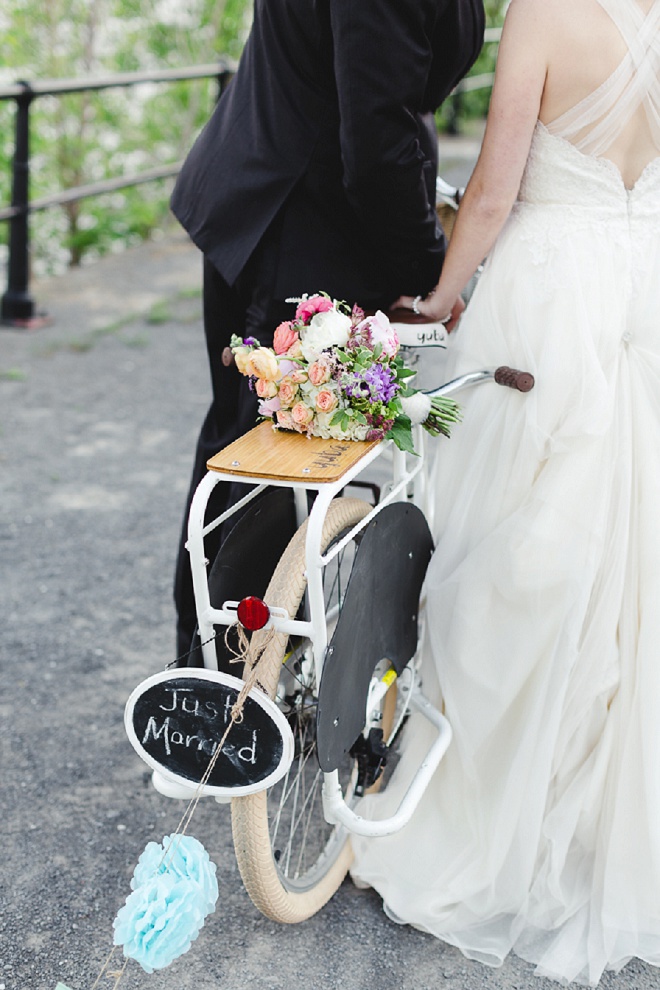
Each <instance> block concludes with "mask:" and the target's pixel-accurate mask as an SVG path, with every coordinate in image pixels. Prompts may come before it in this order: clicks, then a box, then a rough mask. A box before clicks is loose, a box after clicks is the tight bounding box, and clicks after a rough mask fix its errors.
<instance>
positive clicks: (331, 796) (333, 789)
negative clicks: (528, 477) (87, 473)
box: [187, 371, 494, 836]
mask: <svg viewBox="0 0 660 990" xmlns="http://www.w3.org/2000/svg"><path fill="white" fill-rule="evenodd" d="M493 377H494V373H493V372H492V371H477V372H473V373H471V374H468V375H464V376H462V377H461V378H458V379H455V380H454V381H452V382H448V383H447V384H446V385H443V386H442V387H441V388H439V389H437V390H434V392H433V393H431V394H435V395H450V394H453V393H456V392H458V391H461V390H462V389H464V388H466V387H468V386H471V385H474V384H478V383H481V382H485V381H489V380H492V379H493ZM414 439H415V449H416V450H417V451H419V454H418V455H417V456H413V455H406V454H404V453H402V452H401V451H400V450H398V449H397V448H396V447H395V446H394V444H393V442H392V441H383V442H382V443H380V444H378V445H377V446H375V447H372V448H370V449H368V450H367V451H366V452H365V455H364V456H363V457H362V458H361V459H360V460H359V461H357V463H356V464H354V465H353V467H351V468H350V469H349V470H348V471H347V472H346V473H345V474H343V475H342V476H341V477H340V478H339V479H338V480H336V481H334V482H319V483H307V482H304V481H301V482H298V481H293V480H291V479H289V480H278V479H273V478H271V477H269V478H268V480H267V482H264V477H263V476H262V477H260V476H258V475H255V476H245V475H240V480H241V482H245V483H247V484H253V485H255V486H256V487H255V488H254V489H253V490H252V491H251V492H249V493H248V495H246V496H245V497H244V498H243V499H241V500H240V501H239V502H238V503H236V504H235V505H234V506H232V507H231V508H230V509H228V510H227V511H226V512H224V513H222V514H221V515H220V516H218V517H217V518H216V519H215V520H213V522H211V523H210V524H208V525H207V526H204V517H205V512H206V507H207V504H208V501H209V497H210V495H211V492H212V491H213V489H214V488H215V486H216V485H217V484H218V483H220V482H221V481H232V480H236V477H237V475H236V474H233V473H231V472H220V471H217V470H213V471H209V472H208V473H207V474H206V475H205V477H204V478H203V479H202V481H201V483H200V484H199V486H198V488H197V491H196V492H195V495H194V497H193V501H192V504H191V509H190V515H189V521H188V542H187V548H188V551H189V553H190V565H191V571H192V580H193V588H194V594H195V602H196V607H197V621H198V629H199V637H200V642H201V649H202V656H203V661H204V666H205V667H207V668H210V669H217V660H216V652H215V643H214V637H215V628H214V627H215V626H216V625H224V626H229V625H232V624H233V623H235V622H236V608H237V606H238V602H235V601H225V602H224V603H223V605H222V607H221V608H214V607H213V606H212V605H211V601H210V595H209V587H208V581H207V564H208V561H207V560H206V557H205V554H204V538H205V536H207V535H208V533H210V532H211V531H212V530H214V529H215V528H216V527H217V526H220V525H221V524H222V523H223V522H224V521H225V520H226V519H229V518H230V517H231V516H232V515H233V514H234V513H235V512H237V511H239V510H240V509H241V508H242V507H243V506H245V505H247V504H248V503H249V502H251V501H252V499H254V498H256V497H257V496H258V495H259V494H260V493H261V492H262V491H264V489H265V488H266V487H269V486H279V487H286V488H291V489H293V491H294V497H295V504H296V513H297V517H298V524H299V525H300V524H302V522H303V521H304V520H305V518H307V517H308V524H307V536H306V548H305V551H306V570H307V593H308V602H309V611H308V614H309V619H306V620H303V619H296V618H292V617H291V616H290V615H289V614H288V613H287V612H286V611H285V610H284V609H281V608H278V607H277V603H276V602H273V603H270V602H269V603H268V605H269V608H270V613H271V615H270V619H269V621H268V624H267V625H266V627H265V628H266V629H268V628H273V629H275V630H276V631H277V632H282V633H285V634H287V635H294V636H301V637H304V638H307V639H309V641H310V643H311V648H312V652H313V658H314V664H315V667H316V673H317V683H320V680H321V673H322V669H323V662H324V658H325V654H326V649H327V645H328V641H327V628H326V622H325V603H324V595H323V569H324V568H325V566H326V565H327V564H328V563H329V562H330V561H331V560H332V559H333V558H334V557H335V556H336V555H337V554H339V553H340V551H341V550H342V548H343V547H344V546H345V545H346V544H347V543H348V542H349V541H350V540H352V539H353V537H354V536H355V535H356V534H357V533H358V532H360V531H361V530H362V529H364V528H365V527H366V526H367V525H368V524H369V523H370V522H371V520H372V519H374V518H375V517H376V516H377V515H378V513H379V512H380V511H381V510H382V509H383V508H384V507H385V506H386V505H389V504H390V503H391V502H394V501H397V500H401V501H404V500H406V499H408V498H412V500H413V501H414V502H415V504H417V505H418V507H419V508H420V509H421V510H422V511H423V512H425V513H426V514H427V516H428V515H429V514H430V511H431V505H430V503H431V500H430V499H429V492H428V468H427V463H428V459H427V456H426V449H425V447H426V443H427V442H428V441H429V438H428V437H427V436H426V434H425V433H424V431H423V429H422V428H421V427H419V426H418V427H415V429H414ZM388 451H392V453H393V460H392V485H391V488H390V490H389V491H388V493H387V494H386V496H385V497H384V498H383V499H382V500H381V501H380V502H379V503H378V504H377V505H376V506H374V507H373V509H372V510H371V511H370V512H369V513H368V514H367V515H366V516H365V517H364V519H362V520H361V521H360V522H359V523H358V524H357V525H356V526H354V527H353V528H352V529H351V530H350V532H348V533H347V534H346V535H345V536H344V537H343V539H342V540H340V541H339V542H338V543H336V544H334V545H333V546H332V549H331V550H329V551H328V552H327V553H325V554H323V553H322V552H321V541H322V530H323V523H324V519H325V515H326V513H327V511H328V507H329V505H330V503H331V501H332V499H333V498H335V497H336V496H337V495H339V493H340V492H341V491H342V489H343V488H345V487H346V486H347V485H349V484H350V483H351V481H353V480H354V479H355V478H356V477H357V476H358V475H360V474H361V473H362V472H363V471H364V470H365V469H366V468H367V467H369V465H370V464H372V463H373V462H374V461H375V460H376V458H378V457H381V456H382V455H383V454H384V453H385V452H388ZM308 491H315V492H316V493H317V494H316V498H315V500H314V504H313V506H312V509H311V511H310V512H309V514H308V501H307V492H308ZM377 693H378V692H377V691H376V695H377ZM371 697H372V698H373V699H374V701H375V700H376V698H375V695H373V694H372V696H371ZM409 703H410V707H411V708H412V709H414V710H416V711H418V712H420V713H421V714H422V715H423V716H424V717H425V718H426V719H427V720H428V721H429V722H430V723H431V725H433V727H434V728H435V730H436V738H435V740H434V742H433V743H432V745H431V747H430V749H429V750H428V752H427V754H426V756H425V757H424V759H423V761H422V763H421V764H420V766H419V768H418V770H417V772H416V774H415V776H414V777H413V779H412V781H411V783H410V786H409V788H408V791H407V792H406V794H405V795H404V798H403V800H402V802H401V804H400V805H399V808H398V809H397V811H396V812H395V814H394V815H392V816H391V817H389V818H387V819H382V820H379V821H372V820H369V819H365V818H362V817H361V816H360V815H358V814H356V813H355V811H353V809H352V808H351V807H349V805H348V804H347V803H346V801H345V800H344V796H343V794H342V790H341V787H340V784H339V775H338V772H337V771H333V772H332V773H326V774H324V785H323V809H324V815H325V818H326V820H327V821H328V822H329V823H330V824H337V825H341V826H343V827H345V828H346V829H347V830H348V831H350V832H353V833H355V834H358V835H364V836H381V835H388V834H391V833H392V832H396V831H398V830H399V829H400V828H402V827H403V826H404V825H405V824H406V823H407V822H408V821H409V820H410V818H411V817H412V815H413V813H414V811H415V808H416V807H417V805H418V803H419V800H420V799H421V796H422V794H423V793H424V791H425V789H426V787H427V785H428V783H429V781H430V779H431V777H432V776H433V774H434V772H435V770H436V769H437V767H438V765H439V763H440V761H441V759H442V757H443V756H444V753H445V752H446V750H447V747H448V746H449V743H450V741H451V727H450V725H449V722H448V721H447V719H446V718H445V716H444V715H443V714H442V713H441V712H440V711H438V710H437V709H436V708H435V707H434V706H433V705H432V704H431V703H430V702H429V700H428V699H427V698H426V697H425V696H424V694H423V693H422V691H421V687H420V684H419V681H418V679H417V678H416V677H415V678H414V679H413V683H412V686H411V689H410V697H409ZM230 797H231V790H230V789H228V793H227V798H230ZM222 799H223V798H222V796H221V797H220V800H222Z"/></svg>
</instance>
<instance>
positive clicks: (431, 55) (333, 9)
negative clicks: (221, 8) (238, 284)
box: [172, 0, 484, 305]
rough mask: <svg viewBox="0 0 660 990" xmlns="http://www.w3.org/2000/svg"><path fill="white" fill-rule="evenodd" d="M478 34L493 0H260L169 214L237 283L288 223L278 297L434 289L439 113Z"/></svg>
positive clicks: (438, 251) (440, 240) (383, 297)
mask: <svg viewBox="0 0 660 990" xmlns="http://www.w3.org/2000/svg"><path fill="white" fill-rule="evenodd" d="M483 31H484V13H483V4H482V0H255V11H254V22H253V27H252V31H251V33H250V37H249V39H248V41H247V43H246V46H245V49H244V52H243V55H242V57H241V61H240V64H239V68H238V72H237V75H236V77H235V78H234V80H233V81H232V82H231V84H230V85H229V87H228V89H227V91H226V92H225V94H224V95H223V96H222V98H221V99H220V101H219V103H218V105H217V107H216V109H215V112H214V113H213V116H212V117H211V119H210V121H209V123H208V124H207V125H206V127H205V129H204V130H203V131H202V133H201V135H200V136H199V138H198V140H197V141H196V143H195V145H194V147H193V149H192V151H191V152H190V154H189V156H188V158H187V160H186V162H185V163H184V166H183V169H182V171H181V174H180V176H179V179H178V181H177V184H176V186H175V189H174V193H173V196H172V209H173V212H174V213H175V215H176V216H177V217H178V219H179V220H180V222H181V223H182V225H183V226H184V227H185V228H186V229H187V230H188V232H189V234H190V236H191V237H192V239H193V241H194V242H195V243H196V244H197V245H198V246H199V247H200V248H201V250H202V251H203V252H204V253H205V255H206V256H207V257H208V259H209V260H210V261H211V262H212V263H213V265H214V266H215V267H216V268H217V270H218V271H219V272H220V273H221V275H222V276H223V277H224V278H225V279H226V280H227V282H229V283H230V284H233V282H234V281H235V279H236V278H237V276H238V275H239V274H240V272H241V271H242V269H243V268H244V266H245V263H246V261H247V259H248V258H249V257H250V255H251V254H252V252H253V251H254V249H255V247H256V246H257V245H258V244H259V242H260V240H261V238H262V237H263V235H264V233H265V231H266V230H267V229H268V228H269V227H270V225H271V224H272V222H273V220H274V219H275V218H276V217H277V218H278V224H279V225H280V227H279V229H280V231H281V234H280V245H279V259H278V271H277V280H276V297H277V298H281V299H283V298H285V297H286V296H291V295H300V294H302V293H303V292H310V293H312V292H315V291H318V290H321V289H323V290H325V291H328V292H330V293H331V294H332V295H336V296H339V297H341V298H345V299H348V300H350V301H352V300H359V301H360V302H362V304H363V305H364V304H369V303H370V302H372V301H378V302H379V303H383V302H384V301H387V300H388V299H389V300H391V299H393V298H395V296H397V295H399V294H400V293H403V292H405V293H412V294H416V293H418V292H426V291H428V290H429V289H430V288H431V287H432V286H433V285H434V284H435V282H436V280H437V277H438V274H439V270H440V267H441V264H442V259H443V257H444V249H445V242H444V237H443V235H442V232H441V231H440V229H439V227H438V224H437V221H436V215H435V209H434V204H435V176H436V171H437V140H436V136H435V129H434V126H433V120H432V116H431V114H432V112H433V111H434V110H435V109H436V108H437V107H438V106H439V105H440V103H441V102H442V101H443V100H444V99H445V98H446V97H447V96H448V94H449V92H450V91H451V89H452V88H453V87H454V85H455V84H456V83H457V82H458V80H459V79H460V78H461V77H462V76H463V75H464V74H465V73H466V72H467V70H468V68H469V67H470V66H471V65H472V63H473V61H474V60H475V58H476V56H477V54H478V53H479V50H480V48H481V44H482V41H483Z"/></svg>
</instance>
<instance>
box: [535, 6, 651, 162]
mask: <svg viewBox="0 0 660 990" xmlns="http://www.w3.org/2000/svg"><path fill="white" fill-rule="evenodd" d="M598 3H599V4H600V5H601V7H603V9H604V10H605V11H606V12H607V13H608V14H609V16H610V17H611V18H612V20H613V21H614V23H615V24H616V26H617V28H618V29H619V31H620V32H621V34H622V36H623V38H624V40H625V42H626V44H627V45H628V53H627V55H626V56H625V58H624V59H623V61H622V62H621V63H620V65H619V67H618V68H617V69H615V71H614V72H613V73H612V75H611V76H609V78H608V79H606V80H605V82H604V83H602V85H600V86H599V87H598V89H596V90H594V92H593V93H590V94H589V96H587V97H585V99H583V100H580V102H579V103H577V104H576V105H575V106H574V107H571V109H570V110H567V111H566V112H565V113H563V114H561V116H560V117H557V118H556V119H555V120H553V121H552V122H551V123H549V124H548V125H547V129H548V130H549V131H550V133H552V134H555V135H557V136H558V137H562V138H565V139H566V140H568V141H571V142H572V143H573V144H574V145H575V146H576V148H578V149H579V150H580V151H582V152H583V153H584V154H587V155H595V156H599V155H602V154H604V152H605V151H607V149H608V148H609V147H610V146H611V145H612V142H613V141H615V140H616V138H617V137H618V135H619V134H620V133H621V131H622V130H623V128H624V127H625V126H626V124H627V123H628V121H629V120H630V118H631V116H632V115H633V114H634V113H635V111H636V110H637V109H638V108H639V107H640V106H643V107H644V110H645V111H646V117H647V120H648V123H649V128H650V131H651V135H652V138H653V142H654V144H655V145H656V147H657V148H658V149H660V0H655V2H654V3H653V5H652V6H651V8H650V10H649V11H648V13H647V14H644V13H642V11H641V10H640V8H639V7H638V5H637V3H635V0H598ZM578 135H579V137H578Z"/></svg>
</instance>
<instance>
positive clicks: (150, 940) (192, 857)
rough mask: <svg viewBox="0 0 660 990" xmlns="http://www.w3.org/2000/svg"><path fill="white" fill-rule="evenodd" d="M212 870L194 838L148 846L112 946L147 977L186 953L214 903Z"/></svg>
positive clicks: (116, 925) (116, 923) (177, 837)
mask: <svg viewBox="0 0 660 990" xmlns="http://www.w3.org/2000/svg"><path fill="white" fill-rule="evenodd" d="M215 874H216V866H215V863H212V862H211V860H210V859H209V855H208V853H207V852H206V850H205V849H204V846H203V845H202V844H201V842H198V840H197V839H194V838H193V837H192V836H186V835H173V836H165V838H164V839H163V842H162V844H160V843H158V842H149V843H148V844H147V846H146V848H145V850H144V851H143V853H142V855H141V856H140V859H139V860H138V864H137V866H136V867H135V871H134V873H133V879H132V880H131V887H132V888H133V893H132V894H129V896H128V898H127V899H126V903H125V905H124V906H123V907H122V908H121V909H120V910H119V912H118V914H117V917H116V918H115V921H114V929H115V938H114V942H115V945H123V946H124V955H125V956H129V957H130V958H132V959H136V960H137V962H139V963H140V965H141V966H142V968H143V969H144V970H145V971H146V972H147V973H153V971H154V970H155V969H163V967H165V966H169V964H170V963H171V962H172V961H173V960H174V959H176V958H177V956H180V955H182V954H183V953H184V952H187V951H188V949H189V948H190V946H191V944H192V942H193V941H194V940H195V939H196V938H197V936H198V934H199V931H200V928H201V927H202V925H203V924H204V920H205V918H206V916H207V915H208V914H209V913H210V912H211V911H213V910H214V908H215V903H216V901H217V899H218V883H217V880H216V876H215Z"/></svg>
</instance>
